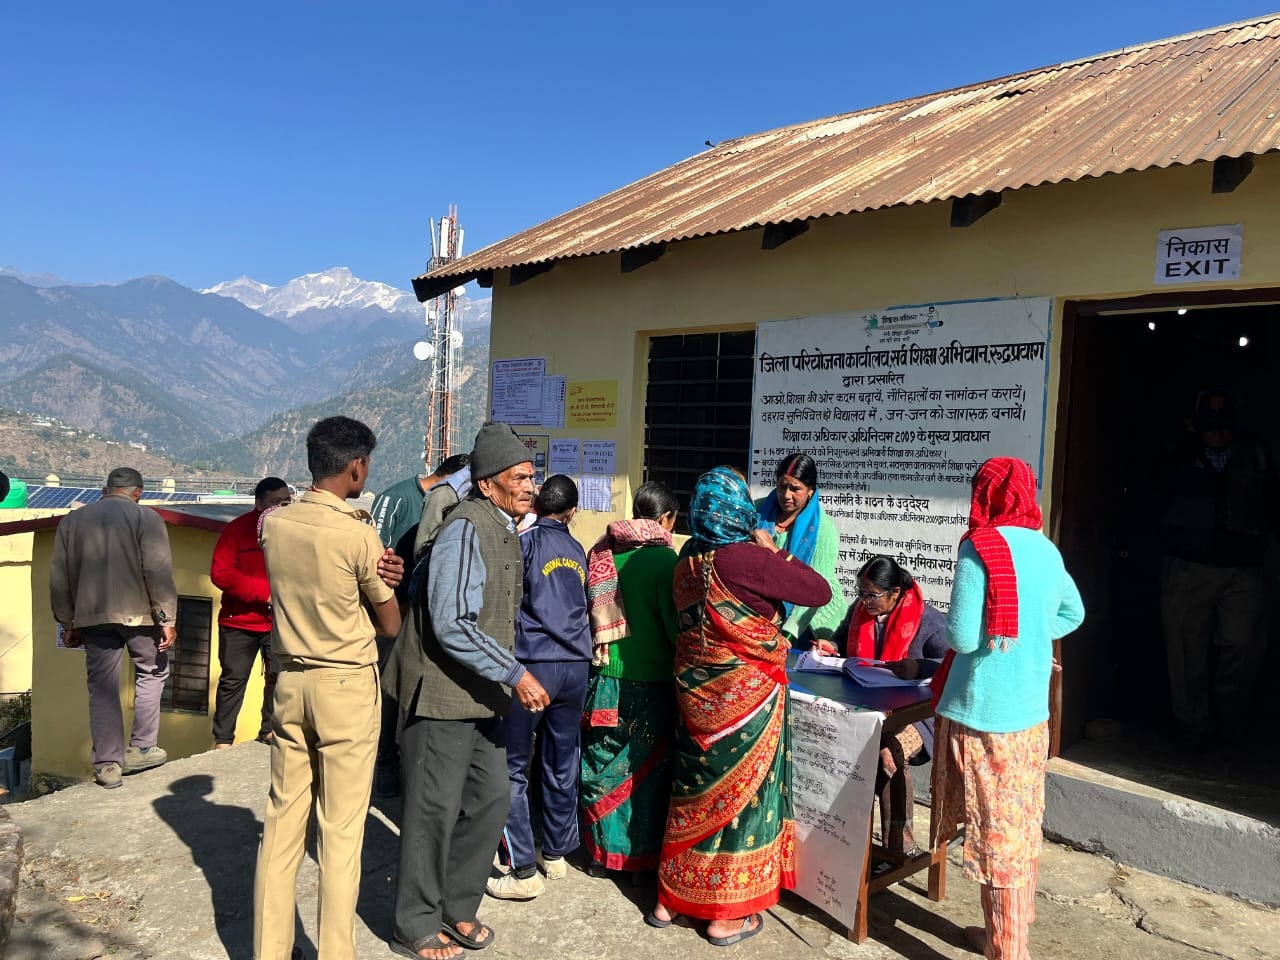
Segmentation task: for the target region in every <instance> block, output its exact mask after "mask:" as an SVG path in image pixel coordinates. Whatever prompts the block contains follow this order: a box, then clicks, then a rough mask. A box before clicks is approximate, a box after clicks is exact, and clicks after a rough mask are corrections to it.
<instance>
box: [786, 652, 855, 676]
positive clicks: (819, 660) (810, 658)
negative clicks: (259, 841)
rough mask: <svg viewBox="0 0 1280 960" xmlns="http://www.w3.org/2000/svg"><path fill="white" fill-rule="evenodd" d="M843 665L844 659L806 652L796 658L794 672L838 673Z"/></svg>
mask: <svg viewBox="0 0 1280 960" xmlns="http://www.w3.org/2000/svg"><path fill="white" fill-rule="evenodd" d="M844 664H845V659H844V657H824V656H823V655H822V654H820V653H814V652H813V651H812V650H806V651H804V652H803V653H801V654H800V655H799V656H798V657H796V662H795V666H794V667H793V669H795V670H809V671H812V672H815V673H839V672H840V671H841V670H842V669H843V668H844Z"/></svg>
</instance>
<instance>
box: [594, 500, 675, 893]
mask: <svg viewBox="0 0 1280 960" xmlns="http://www.w3.org/2000/svg"><path fill="white" fill-rule="evenodd" d="M679 509H680V501H679V500H678V499H677V497H676V495H675V493H673V492H672V490H671V488H670V487H668V486H667V485H666V484H665V483H662V482H661V481H658V480H651V481H649V482H648V483H645V484H642V485H641V486H640V487H639V488H637V490H636V493H635V499H634V501H633V504H632V511H631V512H632V519H631V520H616V521H614V522H613V523H611V524H609V526H608V527H607V528H606V530H605V533H604V536H602V537H601V538H600V539H599V540H598V541H596V544H595V546H593V547H592V548H591V552H590V553H589V554H588V556H587V603H588V608H589V609H588V616H589V617H590V620H591V636H592V642H593V644H594V646H595V658H594V660H593V664H594V666H593V667H592V670H591V678H590V680H589V681H588V686H587V706H586V710H584V711H583V717H582V777H581V793H580V796H579V803H580V805H581V807H582V821H583V828H584V830H583V832H584V840H585V842H586V847H587V852H588V853H589V855H590V856H591V869H590V871H589V872H591V873H592V874H593V875H603V873H604V871H605V870H623V871H627V872H630V873H632V874H633V876H634V875H636V874H640V873H644V872H649V873H652V871H654V870H656V869H657V867H658V853H659V852H660V851H661V849H662V827H663V822H664V819H665V817H666V812H667V807H668V806H669V805H670V803H671V742H672V740H673V739H674V737H675V729H676V723H677V720H676V694H675V681H674V680H673V678H672V664H673V663H674V662H675V656H676V608H675V604H674V602H673V601H672V599H671V579H672V574H673V572H674V571H675V566H676V554H675V551H674V550H672V549H671V530H672V528H674V527H675V523H676V513H677V511H678V510H679Z"/></svg>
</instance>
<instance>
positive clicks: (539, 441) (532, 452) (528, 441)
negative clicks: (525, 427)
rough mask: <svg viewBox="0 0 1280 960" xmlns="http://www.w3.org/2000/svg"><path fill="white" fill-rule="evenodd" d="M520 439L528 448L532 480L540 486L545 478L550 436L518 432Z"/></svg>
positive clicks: (544, 481)
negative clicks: (531, 463)
mask: <svg viewBox="0 0 1280 960" xmlns="http://www.w3.org/2000/svg"><path fill="white" fill-rule="evenodd" d="M520 440H521V441H522V442H523V443H524V445H525V446H526V447H528V448H529V459H530V460H532V461H533V482H534V485H535V486H539V487H540V486H542V485H543V484H544V483H546V480H547V460H548V458H549V454H550V451H551V438H550V437H548V436H541V435H538V434H534V435H532V436H527V435H525V434H520Z"/></svg>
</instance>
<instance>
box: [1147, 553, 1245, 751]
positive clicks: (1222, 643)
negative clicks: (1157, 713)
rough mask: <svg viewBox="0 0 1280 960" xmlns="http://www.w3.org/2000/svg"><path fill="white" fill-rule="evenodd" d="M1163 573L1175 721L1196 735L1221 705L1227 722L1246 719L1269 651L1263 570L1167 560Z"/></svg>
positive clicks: (1162, 602)
mask: <svg viewBox="0 0 1280 960" xmlns="http://www.w3.org/2000/svg"><path fill="white" fill-rule="evenodd" d="M1160 574H1161V576H1160V607H1161V611H1160V612H1161V619H1162V621H1163V623H1164V639H1165V648H1166V650H1167V652H1168V657H1169V699H1170V703H1171V706H1172V707H1173V716H1174V719H1175V720H1177V721H1178V723H1179V725H1181V727H1182V728H1183V730H1184V732H1187V733H1194V734H1208V733H1210V731H1211V722H1212V712H1213V707H1214V706H1216V707H1217V710H1218V714H1219V717H1218V719H1219V720H1221V721H1222V722H1224V723H1235V722H1243V721H1247V720H1248V718H1249V715H1250V713H1251V712H1252V711H1254V710H1255V708H1256V704H1255V702H1254V687H1255V681H1256V679H1257V675H1258V670H1259V668H1260V667H1261V665H1262V660H1263V657H1264V656H1265V654H1266V643H1267V635H1266V623H1265V620H1264V617H1263V613H1264V603H1265V600H1266V584H1265V580H1264V577H1263V569H1262V567H1210V566H1206V565H1204V564H1202V563H1193V562H1191V561H1190V560H1180V559H1178V558H1176V557H1165V558H1164V563H1163V566H1162V568H1161V571H1160ZM1214 646H1216V647H1217V664H1216V667H1215V669H1213V671H1212V672H1211V671H1210V665H1209V654H1210V651H1211V650H1212V649H1213V647H1214Z"/></svg>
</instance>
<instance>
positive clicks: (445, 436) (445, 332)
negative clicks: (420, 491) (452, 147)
mask: <svg viewBox="0 0 1280 960" xmlns="http://www.w3.org/2000/svg"><path fill="white" fill-rule="evenodd" d="M462 237H463V230H462V229H461V228H460V227H459V226H458V208H457V207H455V206H453V205H450V207H449V212H448V213H447V214H446V215H445V216H443V217H441V218H440V220H439V222H438V223H437V222H436V221H435V220H434V219H433V220H432V221H431V259H430V260H428V261H427V270H428V271H431V270H436V269H438V268H439V267H442V266H444V265H445V264H447V263H449V262H450V261H452V260H456V259H458V257H460V256H462ZM462 293H463V288H462V287H454V288H452V289H450V290H446V291H445V292H444V293H442V294H440V296H438V297H436V298H435V299H434V300H429V301H427V304H426V324H427V335H426V337H425V338H424V339H423V340H421V341H419V342H418V343H416V344H414V347H413V355H414V356H415V357H417V358H418V359H419V360H426V361H428V362H429V363H430V365H431V366H430V374H429V380H428V384H429V386H428V401H429V402H428V405H427V433H426V436H425V437H424V440H423V459H424V460H425V461H426V463H427V469H428V470H434V469H435V468H436V466H437V465H439V463H440V461H441V460H443V459H445V457H448V456H449V455H450V452H451V450H452V443H453V432H454V422H453V370H454V355H455V353H456V352H457V350H458V348H459V347H461V346H462V333H461V331H460V330H458V321H457V310H458V300H459V298H460V297H461V296H462Z"/></svg>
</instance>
